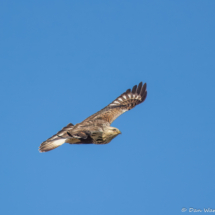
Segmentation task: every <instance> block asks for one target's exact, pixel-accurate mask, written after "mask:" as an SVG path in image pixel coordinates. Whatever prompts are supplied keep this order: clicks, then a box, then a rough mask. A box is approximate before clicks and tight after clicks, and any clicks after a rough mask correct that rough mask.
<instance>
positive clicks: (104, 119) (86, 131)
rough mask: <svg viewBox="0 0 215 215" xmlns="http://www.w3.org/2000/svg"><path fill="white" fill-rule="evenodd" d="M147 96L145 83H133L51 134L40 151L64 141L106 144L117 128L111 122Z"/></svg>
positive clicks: (50, 148) (53, 147) (114, 134)
mask: <svg viewBox="0 0 215 215" xmlns="http://www.w3.org/2000/svg"><path fill="white" fill-rule="evenodd" d="M146 96H147V90H146V83H145V84H144V85H143V83H142V82H140V83H139V85H138V86H137V85H135V86H134V87H133V88H132V90H130V89H128V90H127V91H126V92H124V93H123V94H122V95H120V96H119V97H118V98H116V99H115V100H114V101H113V102H111V103H110V104H109V105H108V106H106V107H105V108H103V109H102V110H100V111H98V112H97V113H95V114H93V115H91V116H90V117H88V118H87V119H85V120H84V121H83V122H81V123H78V124H76V125H73V124H72V123H69V124H68V125H67V126H66V127H64V128H63V129H62V130H61V131H59V132H58V133H57V134H55V135H53V136H52V137H50V138H49V139H47V140H46V141H44V142H43V143H41V145H40V147H39V151H40V152H48V151H50V150H52V149H55V148H57V147H58V146H61V145H62V144H64V143H70V144H90V143H94V144H106V143H109V142H110V141H111V140H112V139H113V138H115V137H116V136H117V135H118V134H121V132H120V130H119V129H118V128H114V127H111V126H110V125H111V123H112V122H113V121H114V120H115V119H116V118H117V117H118V116H120V115H121V114H123V113H124V112H126V111H128V110H131V109H132V108H134V107H135V106H136V105H138V104H140V103H142V102H143V101H144V100H145V99H146Z"/></svg>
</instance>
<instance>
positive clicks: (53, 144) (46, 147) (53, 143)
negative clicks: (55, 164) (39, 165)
mask: <svg viewBox="0 0 215 215" xmlns="http://www.w3.org/2000/svg"><path fill="white" fill-rule="evenodd" d="M65 142H66V138H60V137H58V138H56V139H53V140H49V141H44V142H43V143H42V144H41V145H40V147H39V151H40V152H48V151H50V150H52V149H55V148H57V147H58V146H61V145H63V144H64V143H65Z"/></svg>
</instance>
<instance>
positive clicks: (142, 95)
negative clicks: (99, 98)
mask: <svg viewBox="0 0 215 215" xmlns="http://www.w3.org/2000/svg"><path fill="white" fill-rule="evenodd" d="M146 96H147V90H146V83H145V84H144V85H143V83H142V82H140V83H139V85H138V86H137V85H135V86H134V87H133V88H132V90H131V89H128V90H127V91H126V92H124V93H123V94H122V95H120V96H119V97H118V98H116V99H115V100H114V101H113V102H111V103H110V104H109V105H108V106H106V107H105V108H103V109H102V110H100V111H99V112H97V113H95V114H93V115H92V116H90V117H88V118H87V119H85V120H84V121H83V122H82V123H84V122H87V121H95V120H101V121H105V122H108V123H109V124H111V123H112V122H113V121H114V120H115V119H116V118H117V117H118V116H120V115H121V114H123V113H124V112H126V111H128V110H131V109H132V108H134V107H135V106H136V105H138V104H140V103H142V102H144V100H145V99H146Z"/></svg>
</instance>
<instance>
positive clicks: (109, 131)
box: [103, 126, 121, 141]
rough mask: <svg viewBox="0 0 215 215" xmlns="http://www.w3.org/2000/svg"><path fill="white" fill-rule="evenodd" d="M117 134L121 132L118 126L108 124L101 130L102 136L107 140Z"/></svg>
mask: <svg viewBox="0 0 215 215" xmlns="http://www.w3.org/2000/svg"><path fill="white" fill-rule="evenodd" d="M118 134H121V132H120V130H119V129H118V128H114V127H111V126H108V127H107V128H106V129H105V130H104V132H103V138H104V139H106V140H107V141H111V140H112V139H113V138H114V137H116V136H117V135H118Z"/></svg>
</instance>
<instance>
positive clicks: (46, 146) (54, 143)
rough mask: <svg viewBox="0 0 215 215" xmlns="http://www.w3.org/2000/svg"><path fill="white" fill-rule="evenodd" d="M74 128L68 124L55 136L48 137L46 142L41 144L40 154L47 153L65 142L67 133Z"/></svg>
mask: <svg viewBox="0 0 215 215" xmlns="http://www.w3.org/2000/svg"><path fill="white" fill-rule="evenodd" d="M73 127H74V125H73V124H72V123H69V124H68V125H67V126H65V127H64V128H62V130H60V131H59V132H57V134H55V135H53V136H52V137H50V138H49V139H48V140H46V141H44V142H43V143H41V145H40V147H39V151H40V152H48V151H50V150H52V149H55V148H57V147H58V146H61V145H63V144H64V143H65V142H66V140H67V139H68V134H67V132H68V131H69V130H71V129H72V128H73Z"/></svg>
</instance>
